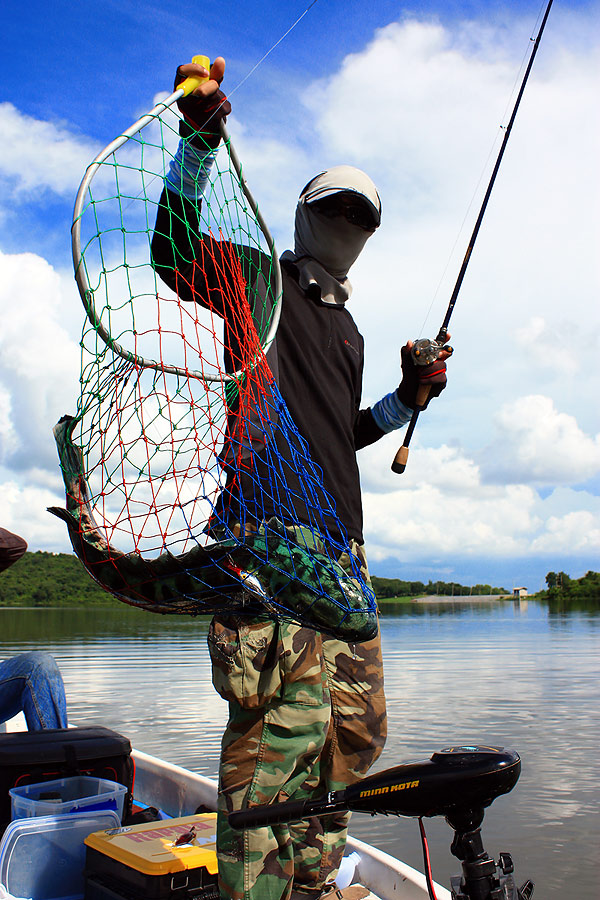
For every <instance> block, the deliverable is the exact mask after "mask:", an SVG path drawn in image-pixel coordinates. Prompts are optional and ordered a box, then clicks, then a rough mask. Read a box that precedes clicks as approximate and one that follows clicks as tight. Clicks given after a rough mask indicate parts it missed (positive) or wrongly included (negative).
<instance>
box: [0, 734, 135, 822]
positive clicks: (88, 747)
mask: <svg viewBox="0 0 600 900" xmlns="http://www.w3.org/2000/svg"><path fill="white" fill-rule="evenodd" d="M76 775H91V776H94V777H96V778H105V779H107V780H108V781H114V782H117V784H122V785H124V786H125V787H126V788H127V796H126V798H125V805H124V815H129V813H130V812H131V802H132V791H133V779H134V767H133V760H132V758H131V744H130V743H129V741H128V739H127V738H125V737H123V736H122V735H120V734H117V732H115V731H111V730H110V729H109V728H102V727H101V726H94V727H90V728H49V729H46V730H44V731H19V732H14V733H11V734H0V832H1V831H3V830H4V828H6V825H7V824H8V822H9V821H10V805H11V801H10V797H9V794H8V792H9V790H11V789H12V788H18V787H23V786H24V785H27V784H38V783H39V782H42V781H55V780H56V779H60V778H71V777H73V776H76Z"/></svg>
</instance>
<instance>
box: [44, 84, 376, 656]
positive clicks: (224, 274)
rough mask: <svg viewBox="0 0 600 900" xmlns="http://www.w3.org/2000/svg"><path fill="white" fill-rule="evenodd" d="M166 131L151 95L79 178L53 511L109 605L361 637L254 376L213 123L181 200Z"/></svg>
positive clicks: (270, 305)
mask: <svg viewBox="0 0 600 900" xmlns="http://www.w3.org/2000/svg"><path fill="white" fill-rule="evenodd" d="M173 96H174V95H173ZM179 121H180V120H179V117H178V114H177V113H176V111H175V108H174V107H173V108H172V98H169V100H167V101H165V103H164V104H159V106H157V107H155V109H154V110H152V112H151V113H150V114H149V115H148V116H146V117H144V119H142V120H140V122H138V123H136V124H135V125H134V126H132V128H131V129H129V130H128V132H126V133H125V135H124V136H122V137H121V138H119V139H117V140H116V141H115V142H113V144H111V145H109V147H108V148H106V150H105V151H103V153H102V154H100V155H99V157H97V159H96V160H95V161H94V163H92V165H91V166H90V167H89V168H88V171H87V173H86V177H85V178H84V181H83V182H82V187H81V189H80V193H79V196H78V200H77V203H76V215H75V221H74V226H73V238H74V239H73V248H74V264H75V272H76V278H77V282H78V285H79V288H80V293H81V296H82V300H83V302H84V307H85V309H86V314H87V315H86V320H85V325H84V328H83V334H82V340H81V378H80V397H79V401H78V404H77V411H76V414H75V416H73V417H70V416H66V417H64V419H63V420H61V422H59V423H58V425H57V426H56V428H55V436H56V440H57V443H58V447H59V454H60V458H61V466H62V470H63V476H64V480H65V485H66V492H67V510H66V511H64V510H58V509H56V508H55V509H53V512H55V513H56V514H58V515H60V516H61V517H62V518H64V519H65V520H66V521H67V524H68V526H69V532H70V536H71V540H72V542H73V546H74V548H75V550H76V552H77V553H78V555H79V556H80V558H81V559H82V561H83V563H84V565H85V566H86V567H87V569H88V571H89V572H90V573H91V574H92V576H93V577H94V578H95V579H96V580H97V581H99V583H100V584H101V585H102V586H103V587H105V588H106V589H107V590H109V591H111V592H112V593H114V594H115V595H116V596H118V597H119V598H120V599H122V600H124V601H125V602H127V603H130V604H133V605H135V606H141V607H143V608H145V609H149V610H151V611H155V612H176V613H190V614H196V613H205V612H211V613H212V612H224V611H228V610H229V611H234V612H236V611H237V612H239V611H252V610H254V611H258V612H259V613H260V612H262V613H265V614H267V615H276V616H279V617H283V618H291V619H293V620H295V621H299V622H302V623H305V624H310V625H311V626H313V627H316V628H319V629H321V630H325V631H329V632H332V633H335V634H338V635H339V636H344V637H347V638H348V639H353V638H354V639H364V638H366V637H368V636H370V635H371V634H372V633H373V632H374V629H375V627H376V620H375V602H374V596H373V594H372V592H371V590H370V588H369V586H368V584H367V583H366V581H365V577H364V575H363V573H362V572H361V567H360V564H359V562H358V561H357V559H356V557H355V556H354V555H353V554H352V553H351V552H350V550H351V548H350V547H349V542H348V539H347V537H346V535H345V532H344V528H343V526H342V525H341V523H340V522H339V520H338V517H337V515H336V511H335V504H334V502H333V500H332V498H331V497H330V496H329V495H328V494H327V492H326V491H325V490H324V488H323V484H322V478H321V473H320V470H319V469H318V467H317V466H316V465H315V464H314V463H313V461H312V460H311V458H310V453H309V450H308V445H307V442H306V441H305V439H304V438H303V437H302V436H301V435H300V434H299V433H298V430H297V429H296V427H295V425H294V423H293V421H292V420H291V417H290V415H289V413H288V411H287V408H286V405H285V403H284V401H283V399H282V397H281V395H280V393H279V389H278V386H277V382H276V379H275V378H274V376H273V374H272V371H271V368H270V366H269V356H268V352H269V350H270V348H271V347H273V348H274V339H275V335H276V327H277V319H278V314H279V308H280V300H281V276H280V271H279V263H278V259H277V254H276V252H275V247H274V245H273V242H272V240H271V238H270V235H269V234H268V231H267V229H266V226H265V225H264V222H263V220H262V217H261V216H260V213H259V212H258V209H257V207H256V204H255V203H254V201H253V198H252V196H251V195H250V193H249V191H248V189H247V186H246V184H245V182H244V180H243V178H242V175H241V168H240V165H239V162H238V160H237V157H236V155H235V151H234V149H233V147H232V146H231V142H230V140H229V137H228V135H227V133H226V132H225V130H224V129H223V132H222V134H223V140H222V141H221V143H220V145H219V147H218V149H217V150H214V149H211V148H210V147H209V146H208V145H205V144H203V143H202V138H201V137H200V136H199V135H195V136H193V138H192V140H193V144H194V153H195V154H196V156H198V155H200V157H201V158H202V159H203V158H204V157H205V156H206V160H207V161H209V158H210V159H213V158H214V162H212V168H211V169H210V174H209V176H208V180H207V181H206V184H203V182H204V181H205V180H206V175H207V170H208V168H209V166H208V164H207V165H206V166H204V165H201V166H200V169H199V171H198V172H194V173H191V174H192V175H193V180H194V184H195V193H194V191H192V196H190V190H189V182H190V177H189V176H190V172H186V170H185V166H182V167H181V171H180V175H181V184H182V188H183V184H184V182H186V183H187V185H188V187H187V196H184V195H183V194H182V193H181V192H180V191H179V190H178V189H177V185H176V178H177V177H178V176H177V173H178V172H179V170H178V169H177V166H175V169H173V167H171V163H172V162H173V159H174V158H175V155H176V153H177V150H178V146H179V142H180V138H179ZM185 147H186V145H185V141H184V142H183V148H184V150H185ZM178 159H180V157H178ZM184 159H185V157H184ZM169 171H171V173H173V171H175V173H176V175H175V176H173V175H171V182H173V181H174V180H175V186H174V185H173V183H171V185H170V186H169V190H166V191H164V190H163V189H164V187H165V182H164V178H165V173H167V172H169ZM157 215H158V221H157ZM153 241H154V243H153ZM272 352H273V350H271V353H272ZM290 485H292V487H290ZM298 509H301V510H302V512H301V514H300V515H299V513H298ZM340 559H341V561H342V562H343V563H344V565H343V566H341V565H339V564H338V560H340Z"/></svg>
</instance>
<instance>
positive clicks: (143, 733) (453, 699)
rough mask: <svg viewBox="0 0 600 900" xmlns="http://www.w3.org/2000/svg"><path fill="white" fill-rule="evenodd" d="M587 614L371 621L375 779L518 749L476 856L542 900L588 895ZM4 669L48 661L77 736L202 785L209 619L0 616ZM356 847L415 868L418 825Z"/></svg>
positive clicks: (593, 808) (590, 662)
mask: <svg viewBox="0 0 600 900" xmlns="http://www.w3.org/2000/svg"><path fill="white" fill-rule="evenodd" d="M598 621H600V619H599V617H598V615H597V612H594V613H593V612H590V611H582V612H574V613H570V614H566V613H564V612H561V611H552V610H548V608H547V607H545V606H541V605H540V604H537V603H534V602H528V603H525V604H524V603H521V604H516V603H513V602H512V601H511V602H498V601H495V602H491V603H478V602H476V601H473V602H472V603H468V604H460V605H459V604H457V603H448V602H446V603H441V604H439V605H438V604H409V605H399V606H398V607H397V609H394V610H393V611H391V610H390V609H389V607H386V611H385V613H384V615H383V616H382V635H383V644H384V659H385V674H386V691H387V695H388V700H389V739H388V745H387V747H386V750H385V752H384V754H383V756H382V758H381V760H380V762H379V764H378V767H379V768H386V767H388V766H392V765H396V764H398V763H399V762H402V761H407V760H410V759H424V758H427V757H428V756H430V754H431V752H432V751H433V750H435V749H439V748H441V747H444V746H448V745H449V744H456V743H490V744H496V745H500V746H508V747H511V748H514V749H516V750H518V751H519V753H520V754H521V757H522V760H523V774H522V776H521V780H520V782H519V784H518V785H517V787H516V788H515V790H514V791H513V793H512V794H511V795H510V796H508V797H501V798H499V799H498V800H497V801H495V803H494V804H493V806H492V808H491V809H490V810H489V811H488V813H487V814H486V819H485V822H484V838H485V846H486V848H487V849H488V850H489V852H490V853H493V854H495V855H496V856H497V854H498V853H499V852H500V851H502V850H510V851H512V853H513V855H514V857H515V861H516V864H517V875H518V877H519V878H520V879H521V881H523V880H524V879H525V878H526V877H530V878H532V879H533V880H534V881H536V882H537V889H536V896H539V897H540V900H544V898H545V900H559V898H562V897H564V896H565V895H566V894H567V892H569V893H570V894H572V895H574V896H576V897H577V898H578V900H592V898H594V897H596V896H597V893H598V892H597V887H596V880H597V879H596V875H595V866H594V863H597V862H598V859H597V850H596V849H595V848H596V847H597V841H594V838H593V835H595V834H597V824H596V823H597V805H598V796H599V793H600V792H599V789H598V784H597V773H596V757H597V746H598V741H599V739H600V717H599V714H598V703H597V685H598V675H599V674H600V671H599V670H600V654H599V653H598V649H599V647H598V644H599V638H598V629H597V624H598ZM0 628H1V630H0V635H1V636H2V640H1V641H0V658H1V657H4V656H7V655H9V654H11V653H15V652H19V651H21V650H25V649H35V648H38V647H45V648H47V649H49V650H50V651H51V652H52V653H53V654H54V655H55V656H56V658H57V659H58V661H59V664H60V667H61V670H62V672H63V675H64V678H65V683H66V687H67V694H68V703H69V714H70V718H71V721H72V722H73V723H75V724H92V723H95V724H102V725H106V726H108V727H112V728H115V729H116V730H117V731H120V732H122V733H123V734H126V735H128V736H129V737H130V738H131V740H132V741H133V743H135V744H136V746H138V747H140V748H141V749H144V750H146V751H148V752H150V753H155V754H158V755H161V756H163V757H165V758H166V759H169V760H171V761H173V762H178V763H180V764H182V765H185V766H188V767H189V768H192V769H194V770H195V771H199V772H202V773H203V774H209V775H214V774H215V773H216V771H217V767H218V756H219V744H220V738H221V733H222V729H223V726H224V723H225V718H226V714H227V710H226V705H225V704H224V703H223V702H222V701H221V700H220V698H219V697H218V696H217V695H216V694H215V693H214V691H213V688H212V685H211V677H210V666H209V661H208V652H207V649H206V633H207V628H208V620H207V619H204V618H197V619H190V618H185V617H178V616H165V617H163V616H153V615H150V614H147V613H142V612H139V611H136V610H128V609H127V608H123V609H122V610H121V609H120V608H116V609H110V610H95V609H90V610H82V609H76V610H49V609H44V610H1V611H0ZM353 831H354V833H355V834H356V835H357V836H358V837H362V838H364V839H366V840H369V841H371V842H373V843H376V844H377V845H379V846H381V847H382V848H384V849H386V850H388V851H390V852H393V853H397V854H399V855H400V856H401V857H402V858H403V859H405V860H406V861H407V862H409V863H411V864H412V865H417V866H418V867H421V854H420V847H419V842H418V834H417V828H416V824H415V823H414V822H411V821H409V820H401V819H398V820H396V819H386V818H379V817H376V818H371V817H366V816H363V817H361V816H358V815H357V816H355V817H354V820H353ZM428 833H429V835H430V842H431V848H432V858H433V865H434V871H435V875H436V877H437V879H438V880H440V881H442V882H444V883H447V882H448V878H449V875H450V874H455V873H456V872H458V870H459V864H458V861H456V860H453V859H452V857H451V856H450V854H449V844H450V841H451V838H452V835H451V832H450V830H449V828H448V826H447V825H446V824H445V823H444V822H443V821H438V820H431V821H430V822H428Z"/></svg>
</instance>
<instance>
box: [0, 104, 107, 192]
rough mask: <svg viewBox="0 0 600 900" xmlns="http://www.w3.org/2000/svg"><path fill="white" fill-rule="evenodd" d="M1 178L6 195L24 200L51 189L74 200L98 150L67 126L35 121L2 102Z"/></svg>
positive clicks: (0, 127) (0, 110) (0, 122)
mask: <svg viewBox="0 0 600 900" xmlns="http://www.w3.org/2000/svg"><path fill="white" fill-rule="evenodd" d="M0 132H1V133H2V141H1V142H0V177H1V178H2V181H3V184H4V190H5V197H4V202H6V194H7V193H8V194H10V195H12V196H16V197H19V198H20V199H21V200H22V199H25V198H24V197H23V195H26V196H28V197H30V196H31V194H32V192H34V191H35V192H37V193H38V195H39V192H40V191H45V190H51V191H53V192H54V193H56V194H63V195H67V196H68V197H73V196H74V192H75V191H76V190H77V187H78V185H79V182H80V180H81V177H82V175H83V172H84V171H85V167H86V166H87V164H88V163H89V162H90V160H91V159H92V158H93V157H94V156H95V155H96V153H97V150H98V148H97V147H95V145H94V144H93V143H92V142H91V141H90V140H89V139H88V138H85V137H82V136H79V135H75V134H73V132H72V131H71V130H69V128H68V126H67V125H64V124H57V123H53V122H44V121H41V120H39V119H34V118H32V117H31V116H27V115H25V114H24V113H22V112H20V111H19V110H18V109H16V108H15V107H14V106H13V105H12V103H0Z"/></svg>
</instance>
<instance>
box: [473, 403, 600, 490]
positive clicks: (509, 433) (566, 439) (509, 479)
mask: <svg viewBox="0 0 600 900" xmlns="http://www.w3.org/2000/svg"><path fill="white" fill-rule="evenodd" d="M495 426H496V435H495V438H494V441H493V443H492V444H491V445H489V446H488V447H487V448H486V450H485V451H484V453H483V454H482V469H483V472H484V477H485V479H486V480H490V481H492V480H493V481H501V482H504V483H523V482H526V483H531V482H533V483H539V484H579V483H581V482H584V481H587V480H588V479H590V478H592V477H594V476H595V475H597V474H598V473H600V434H597V435H595V436H590V435H587V434H585V433H584V432H583V431H582V429H581V428H580V427H579V425H578V423H577V420H576V419H575V417H574V416H572V415H569V414H567V413H563V412H559V411H558V410H557V409H556V407H555V405H554V403H553V401H552V399H551V398H550V397H545V396H542V395H539V394H536V395H531V396H528V397H521V398H519V399H518V400H517V401H515V402H514V403H510V404H506V405H504V406H503V407H502V408H501V409H500V410H499V412H498V413H497V414H496V416H495Z"/></svg>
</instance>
